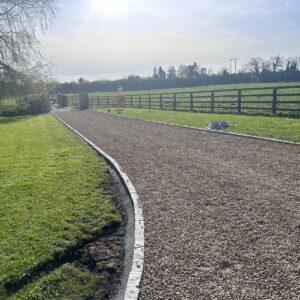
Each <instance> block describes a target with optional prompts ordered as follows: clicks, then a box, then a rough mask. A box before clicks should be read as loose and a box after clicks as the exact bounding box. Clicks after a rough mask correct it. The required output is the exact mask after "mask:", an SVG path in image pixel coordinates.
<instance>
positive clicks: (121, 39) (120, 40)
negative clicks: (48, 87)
mask: <svg viewBox="0 0 300 300" xmlns="http://www.w3.org/2000/svg"><path fill="white" fill-rule="evenodd" d="M299 11H300V1H299V0H287V1H286V0H206V1H204V0H172V1H171V0H81V1H79V0H65V1H64V0H60V3H59V10H58V13H57V17H56V20H55V22H54V24H53V26H52V27H51V28H50V29H49V30H48V31H47V32H46V33H45V34H43V35H42V36H41V47H42V51H43V55H44V59H45V60H47V61H49V62H51V63H52V64H53V66H54V75H55V77H56V78H57V79H58V80H59V81H71V80H75V81H76V80H78V78H80V77H83V78H85V79H87V80H97V79H117V78H123V77H125V76H128V75H131V74H137V75H141V76H151V75H152V73H153V68H154V67H155V66H160V65H162V66H163V67H165V68H166V67H167V66H170V65H174V66H178V65H180V64H192V63H194V62H197V63H198V64H199V65H200V66H203V67H206V68H208V69H213V70H214V71H218V70H220V69H221V68H223V67H229V59H230V58H238V69H239V68H240V67H241V66H242V65H243V64H244V63H246V62H247V61H248V60H249V59H250V58H251V57H258V56H260V57H263V58H268V57H270V56H275V55H277V54H281V55H284V56H287V57H288V56H300V18H299Z"/></svg>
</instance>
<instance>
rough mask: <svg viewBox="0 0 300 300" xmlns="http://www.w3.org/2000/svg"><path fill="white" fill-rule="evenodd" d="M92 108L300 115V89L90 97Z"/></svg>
mask: <svg viewBox="0 0 300 300" xmlns="http://www.w3.org/2000/svg"><path fill="white" fill-rule="evenodd" d="M89 102H90V108H91V109H97V108H116V107H119V108H120V107H124V108H125V107H127V108H144V109H161V110H173V111H192V112H214V113H256V114H277V115H290V116H299V115H300V85H298V86H279V87H264V88H244V89H223V90H210V91H209V90H206V91H194V92H179V93H152V94H127V95H124V96H123V99H122V101H121V102H120V96H119V95H118V96H114V95H109V96H98V97H95V96H93V97H90V100H89Z"/></svg>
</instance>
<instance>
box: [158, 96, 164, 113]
mask: <svg viewBox="0 0 300 300" xmlns="http://www.w3.org/2000/svg"><path fill="white" fill-rule="evenodd" d="M159 109H160V110H162V109H163V105H162V94H159Z"/></svg>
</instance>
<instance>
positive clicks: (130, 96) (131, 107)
mask: <svg viewBox="0 0 300 300" xmlns="http://www.w3.org/2000/svg"><path fill="white" fill-rule="evenodd" d="M130 105H131V108H133V103H132V95H131V96H130Z"/></svg>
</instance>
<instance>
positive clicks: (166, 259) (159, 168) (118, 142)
mask: <svg viewBox="0 0 300 300" xmlns="http://www.w3.org/2000/svg"><path fill="white" fill-rule="evenodd" d="M57 114H58V116H59V117H61V118H62V119H63V120H64V121H66V122H67V123H68V124H70V125H71V126H72V127H74V128H75V129H77V130H78V131H80V132H81V133H82V134H84V135H85V136H86V137H87V138H89V139H90V140H91V141H93V142H94V143H96V144H97V145H98V146H99V147H100V148H102V149H103V150H104V151H106V152H107V153H108V154H109V155H111V156H112V157H113V158H114V159H116V160H117V161H118V162H119V164H120V165H121V167H122V168H123V170H124V171H125V172H126V173H127V175H128V176H129V177H130V179H131V180H132V182H133V184H134V186H135V188H136V190H137V192H138V193H139V196H140V201H141V204H142V206H143V213H144V218H145V239H146V244H145V247H146V248H145V251H146V252H145V267H144V276H143V281H142V286H141V295H140V299H141V300H152V299H164V300H166V299H170V300H171V299H172V300H176V299H191V300H192V299H193V300H198V299H199V300H200V299H205V300H209V299H220V300H225V299H230V300H231V299H238V300H241V299H280V300H282V299H289V300H290V299H295V300H296V299H300V146H297V145H288V144H279V143H275V142H269V141H263V140H256V139H249V138H243V137H236V136H226V135H221V134H215V133H207V132H203V131H198V130H191V129H184V128H178V127H171V126H167V125H161V124H155V123H149V122H144V121H138V120H130V119H126V118H121V117H118V116H113V115H107V114H101V113H97V112H92V111H81V112H79V111H77V112H58V113H57Z"/></svg>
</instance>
